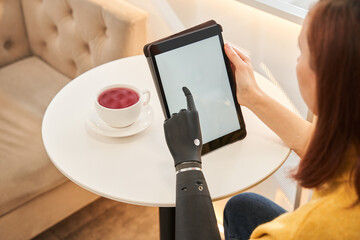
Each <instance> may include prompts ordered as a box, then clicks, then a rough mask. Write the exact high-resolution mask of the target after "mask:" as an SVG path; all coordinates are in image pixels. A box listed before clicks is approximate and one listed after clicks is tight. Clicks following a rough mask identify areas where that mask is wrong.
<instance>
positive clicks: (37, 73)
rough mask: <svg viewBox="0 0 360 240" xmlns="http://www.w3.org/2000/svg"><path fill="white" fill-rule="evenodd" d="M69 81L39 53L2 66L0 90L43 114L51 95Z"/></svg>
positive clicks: (31, 109)
mask: <svg viewBox="0 0 360 240" xmlns="http://www.w3.org/2000/svg"><path fill="white" fill-rule="evenodd" d="M69 81H70V79H69V78H67V77H66V76H64V75H63V74H61V73H59V72H57V71H56V70H54V69H53V68H51V67H50V66H49V65H48V64H46V63H45V62H44V61H42V60H41V59H40V58H38V57H29V58H25V59H23V60H20V61H17V62H15V63H13V64H10V65H7V66H5V67H3V68H0V90H2V91H3V92H5V93H6V94H7V95H9V96H11V97H12V98H13V99H14V100H16V101H18V102H19V103H20V105H21V106H23V107H24V108H26V109H27V110H29V111H30V112H32V113H34V114H37V115H38V116H39V117H40V118H42V117H43V115H44V113H45V110H46V108H47V106H48V105H49V103H50V101H51V100H52V98H53V97H54V96H55V95H56V93H57V92H58V91H59V90H60V89H61V88H62V87H63V86H65V84H67V83H68V82H69Z"/></svg>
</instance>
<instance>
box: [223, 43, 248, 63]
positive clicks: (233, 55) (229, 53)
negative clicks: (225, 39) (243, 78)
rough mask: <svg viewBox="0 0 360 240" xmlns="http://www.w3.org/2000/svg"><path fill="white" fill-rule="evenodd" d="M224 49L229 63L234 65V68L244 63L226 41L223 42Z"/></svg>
mask: <svg viewBox="0 0 360 240" xmlns="http://www.w3.org/2000/svg"><path fill="white" fill-rule="evenodd" d="M224 49H225V53H226V55H227V56H228V58H229V59H230V61H231V63H232V64H233V65H234V66H235V68H238V67H240V66H242V65H243V64H244V61H243V60H242V59H241V58H240V56H239V55H238V54H237V53H236V52H235V50H234V49H233V48H232V47H231V46H230V45H229V44H228V43H226V44H225V47H224Z"/></svg>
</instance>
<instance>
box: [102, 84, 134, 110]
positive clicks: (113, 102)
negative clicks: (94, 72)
mask: <svg viewBox="0 0 360 240" xmlns="http://www.w3.org/2000/svg"><path fill="white" fill-rule="evenodd" d="M139 99H140V96H139V94H138V93H137V92H136V91H134V90H132V89H130V88H124V87H118V88H110V89H107V90H105V91H104V92H102V93H101V94H100V95H99V97H98V102H99V104H100V105H101V106H103V107H106V108H111V109H122V108H127V107H130V106H132V105H134V104H135V103H137V102H138V101H139Z"/></svg>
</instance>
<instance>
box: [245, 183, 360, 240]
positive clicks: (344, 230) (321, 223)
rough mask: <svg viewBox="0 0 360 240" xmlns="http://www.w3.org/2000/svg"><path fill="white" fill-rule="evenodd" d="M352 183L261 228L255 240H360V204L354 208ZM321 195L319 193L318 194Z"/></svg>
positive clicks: (322, 195)
mask: <svg viewBox="0 0 360 240" xmlns="http://www.w3.org/2000/svg"><path fill="white" fill-rule="evenodd" d="M350 190H351V184H348V183H346V182H343V183H342V184H340V185H339V186H333V189H327V191H328V192H327V193H324V192H320V193H321V194H320V195H319V196H318V197H316V198H314V199H313V200H311V201H310V202H308V203H307V204H305V205H303V206H301V207H300V208H298V209H297V210H295V211H294V212H291V213H286V214H283V215H281V216H279V217H278V218H276V219H274V220H273V221H271V222H269V223H265V224H263V225H260V226H259V227H258V228H256V229H255V231H254V232H253V234H252V236H251V237H252V238H251V239H263V238H264V236H267V237H268V238H269V239H294V240H295V239H334V240H337V239H350V240H351V239H360V232H359V231H358V229H360V221H358V219H360V204H358V205H356V206H352V204H353V203H354V201H353V200H354V199H355V198H354V197H349V196H351V195H353V194H354V193H352V192H351V193H349V192H347V191H350ZM315 194H317V191H315Z"/></svg>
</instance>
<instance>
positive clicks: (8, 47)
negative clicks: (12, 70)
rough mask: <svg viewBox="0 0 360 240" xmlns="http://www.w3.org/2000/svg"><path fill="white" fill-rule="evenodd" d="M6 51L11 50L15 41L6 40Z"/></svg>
mask: <svg viewBox="0 0 360 240" xmlns="http://www.w3.org/2000/svg"><path fill="white" fill-rule="evenodd" d="M3 46H4V49H6V50H10V48H11V47H12V46H13V41H11V40H10V39H9V40H6V41H5V42H4V45H3Z"/></svg>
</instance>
